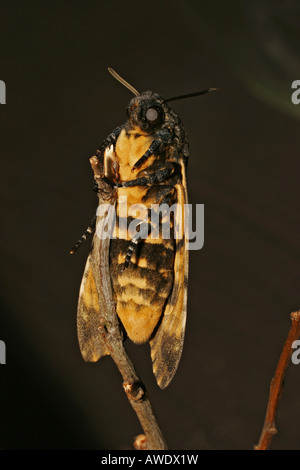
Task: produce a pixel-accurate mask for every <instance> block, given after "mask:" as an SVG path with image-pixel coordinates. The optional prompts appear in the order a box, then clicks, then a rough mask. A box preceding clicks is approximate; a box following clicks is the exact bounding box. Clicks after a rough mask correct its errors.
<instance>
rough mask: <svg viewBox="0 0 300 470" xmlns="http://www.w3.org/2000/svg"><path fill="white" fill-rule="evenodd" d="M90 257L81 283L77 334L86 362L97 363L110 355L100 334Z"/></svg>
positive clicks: (98, 311) (98, 312) (96, 297)
mask: <svg viewBox="0 0 300 470" xmlns="http://www.w3.org/2000/svg"><path fill="white" fill-rule="evenodd" d="M90 257H91V254H90V255H89V257H88V259H87V262H86V265H85V270H84V274H83V278H82V281H81V286H80V292H79V300H78V308H77V334H78V341H79V347H80V351H81V354H82V357H83V359H84V360H85V361H86V362H96V361H98V360H99V359H100V357H102V356H106V355H108V354H109V352H108V351H107V348H106V346H105V342H104V340H103V338H102V336H101V333H100V332H99V329H98V328H99V326H100V318H99V317H100V310H99V300H98V294H97V291H96V285H95V280H94V276H93V272H92V268H91V265H90Z"/></svg>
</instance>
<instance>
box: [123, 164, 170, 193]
mask: <svg viewBox="0 0 300 470" xmlns="http://www.w3.org/2000/svg"><path fill="white" fill-rule="evenodd" d="M178 167H179V166H178V164H177V163H175V162H164V163H163V165H162V164H159V166H158V165H157V164H155V163H154V164H152V165H151V166H150V167H149V168H147V169H146V170H143V171H141V172H140V173H139V176H138V178H135V179H134V180H129V181H124V182H123V183H119V184H118V188H129V187H131V186H152V185H154V184H159V183H163V182H164V181H166V180H167V179H168V178H170V177H171V176H173V175H175V173H176V170H177V169H178Z"/></svg>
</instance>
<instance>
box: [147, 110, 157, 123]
mask: <svg viewBox="0 0 300 470" xmlns="http://www.w3.org/2000/svg"><path fill="white" fill-rule="evenodd" d="M146 119H147V121H150V122H154V121H156V120H157V119H158V112H157V111H156V109H154V108H149V109H148V110H147V112H146Z"/></svg>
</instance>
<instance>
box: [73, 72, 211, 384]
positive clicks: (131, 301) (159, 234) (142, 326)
mask: <svg viewBox="0 0 300 470" xmlns="http://www.w3.org/2000/svg"><path fill="white" fill-rule="evenodd" d="M109 71H110V72H111V74H112V75H113V76H114V77H115V78H116V79H117V80H119V81H120V82H121V83H122V84H123V85H125V86H126V87H127V88H129V89H130V90H131V91H132V92H133V93H134V95H135V96H134V98H133V99H132V100H131V101H130V102H129V105H128V108H127V120H126V122H125V123H124V124H123V125H121V126H119V127H117V128H116V129H114V130H113V132H112V133H111V134H110V135H109V136H108V137H107V138H106V139H105V140H104V142H103V144H102V145H101V146H100V147H99V149H98V150H97V155H96V157H97V161H98V162H99V164H101V166H102V168H103V181H104V183H105V184H109V185H111V186H112V187H114V188H115V190H116V191H117V199H116V226H115V232H114V235H115V236H114V237H112V238H111V240H110V244H109V248H108V249H109V273H110V280H111V286H112V296H113V301H114V302H115V308H116V313H117V316H118V319H119V321H120V325H121V326H122V328H123V329H124V330H125V332H126V335H127V336H128V338H129V339H130V340H132V341H133V342H134V343H137V344H141V343H145V342H147V341H148V342H149V343H150V347H151V358H152V364H153V372H154V375H155V377H156V380H157V383H158V385H159V386H160V387H161V388H165V387H167V385H168V384H169V383H170V381H171V380H172V378H173V377H174V374H175V372H176V370H177V367H178V363H179V361H180V357H181V353H182V348H183V341H184V333H185V324H186V310H187V283H188V250H187V240H186V233H185V220H184V219H185V213H184V207H185V204H187V202H188V199H187V185H186V168H187V162H188V157H189V148H188V139H187V135H186V132H185V130H184V127H183V125H182V123H181V121H180V119H179V117H178V115H177V113H176V112H175V111H174V110H173V109H172V108H171V107H170V106H169V104H168V103H169V102H170V101H172V100H175V99H181V98H187V97H190V96H197V95H200V94H203V93H206V92H208V91H211V90H214V89H213V88H209V89H206V90H203V91H201V92H197V93H192V94H189V95H182V96H177V97H174V98H169V99H164V98H163V97H161V96H160V95H159V94H157V93H154V92H152V91H145V92H143V93H139V92H138V91H137V90H136V89H135V88H133V87H132V86H131V85H129V84H128V83H127V82H126V81H125V80H124V79H122V78H121V77H120V76H119V75H118V74H117V73H116V72H115V71H113V70H112V69H109ZM124 201H126V207H127V209H128V210H127V212H126V216H125V220H124V216H123V203H124ZM136 205H139V207H140V208H141V207H143V208H144V212H143V210H141V209H140V211H139V212H138V215H137V213H135V215H133V212H132V211H131V212H130V209H132V207H135V208H136ZM174 206H175V207H176V209H177V210H175V211H169V212H168V211H166V212H163V211H162V210H161V208H162V207H163V208H164V210H165V209H166V207H167V208H173V207H174ZM167 213H168V214H169V218H167V222H165V220H164V217H165V215H166V214H167ZM152 215H153V217H152ZM154 215H158V216H159V217H158V218H155V217H154ZM154 218H155V222H154V221H153V219H154ZM165 223H167V224H168V228H169V232H168V233H169V236H167V237H165V236H163V224H165ZM155 224H156V225H155ZM132 227H134V228H135V231H132V230H130V229H132ZM94 228H95V219H94V221H93V224H91V226H90V227H88V229H87V231H86V232H85V234H84V235H83V236H82V238H81V239H80V240H79V242H78V243H77V245H75V247H74V249H73V250H72V253H73V252H74V251H75V250H76V249H77V248H78V246H80V244H81V243H82V241H84V240H85V239H86V237H87V235H88V234H89V233H92V232H93V230H94ZM152 229H153V230H154V231H155V229H156V236H154V237H153V236H152V235H153V233H152ZM178 229H179V233H181V236H180V237H177V236H175V234H176V233H177V231H178ZM94 236H97V234H96V233H95V235H94ZM92 256H93V252H91V254H90V255H89V258H88V260H87V263H86V267H85V272H84V275H83V279H82V283H81V288H80V294H79V302H78V312H77V327H78V328H77V329H78V338H79V345H80V350H81V353H82V356H83V358H84V360H86V361H91V362H95V361H97V360H98V359H99V358H100V357H101V356H104V355H106V354H108V350H107V348H106V347H105V344H104V343H103V341H102V339H101V335H100V334H99V318H100V316H101V314H102V312H101V311H100V307H99V299H98V294H97V290H96V286H95V280H94V276H93V271H92V268H91V264H92V261H93V260H92V259H91V257H92Z"/></svg>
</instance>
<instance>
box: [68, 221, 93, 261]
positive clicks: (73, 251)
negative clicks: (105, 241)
mask: <svg viewBox="0 0 300 470" xmlns="http://www.w3.org/2000/svg"><path fill="white" fill-rule="evenodd" d="M95 226H96V216H95V217H93V219H92V221H91V223H90V225H89V226H88V228H87V229H86V231H85V232H84V233H83V235H81V237H80V238H79V240H78V242H77V243H76V245H74V246H73V248H72V250H71V251H70V255H74V253H75V251H76V250H78V248H79V247H80V246H81V245H82V244H83V243H84V242H85V240H86V239H87V238H88V236H89V235H90V234H91V233H93V232H94V230H95Z"/></svg>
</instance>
